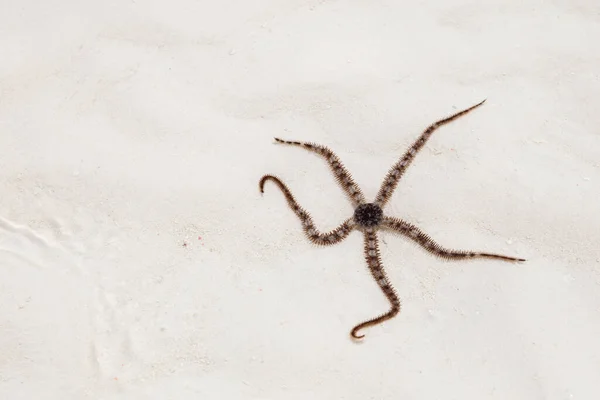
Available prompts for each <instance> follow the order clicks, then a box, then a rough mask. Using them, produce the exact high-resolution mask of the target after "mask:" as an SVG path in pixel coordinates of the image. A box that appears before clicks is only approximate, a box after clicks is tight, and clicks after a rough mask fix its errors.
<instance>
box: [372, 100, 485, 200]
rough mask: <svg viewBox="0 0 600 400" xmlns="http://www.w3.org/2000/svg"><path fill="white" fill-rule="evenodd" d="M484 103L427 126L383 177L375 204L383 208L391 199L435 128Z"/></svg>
mask: <svg viewBox="0 0 600 400" xmlns="http://www.w3.org/2000/svg"><path fill="white" fill-rule="evenodd" d="M484 102H485V100H483V101H482V102H480V103H478V104H475V105H474V106H472V107H469V108H467V109H466V110H462V111H459V112H457V113H456V114H453V115H451V116H449V117H447V118H444V119H441V120H439V121H436V122H434V123H433V124H431V125H429V127H428V128H427V129H425V131H424V132H423V133H422V134H421V136H419V137H418V138H417V140H416V141H415V142H414V143H413V144H412V146H411V147H410V148H409V149H408V150H407V151H406V153H404V155H403V156H402V158H400V160H399V161H398V162H396V164H394V165H393V166H392V168H390V170H389V171H388V173H387V175H386V176H385V179H384V181H383V184H382V185H381V188H380V189H379V192H378V193H377V197H376V198H375V203H376V204H378V205H379V206H380V207H383V206H384V205H385V204H386V203H387V202H388V200H389V199H390V197H392V193H393V192H394V190H395V189H396V186H398V182H399V181H400V178H402V176H403V175H404V173H405V172H406V169H407V168H408V166H409V165H410V164H411V163H412V161H413V160H414V158H415V156H416V155H417V153H418V152H419V151H421V149H422V148H423V146H425V143H426V142H427V140H429V138H430V137H431V135H432V134H433V132H434V131H435V130H436V129H437V128H439V127H440V126H442V125H445V124H447V123H449V122H452V121H454V120H455V119H457V118H459V117H462V116H463V115H465V114H467V113H468V112H470V111H472V110H474V109H475V108H477V107H479V106H480V105H482V104H483V103H484Z"/></svg>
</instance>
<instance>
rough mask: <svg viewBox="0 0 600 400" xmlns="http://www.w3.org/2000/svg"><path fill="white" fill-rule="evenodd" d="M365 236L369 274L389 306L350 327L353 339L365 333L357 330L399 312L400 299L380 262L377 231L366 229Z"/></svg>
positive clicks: (378, 322) (361, 336)
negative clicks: (381, 312)
mask: <svg viewBox="0 0 600 400" xmlns="http://www.w3.org/2000/svg"><path fill="white" fill-rule="evenodd" d="M364 238H365V249H364V250H365V260H366V261H367V265H368V266H369V271H371V275H372V276H373V278H374V279H375V281H376V282H377V284H378V285H379V287H380V288H381V290H382V291H383V294H384V295H385V297H387V299H388V300H389V302H390V304H391V308H390V310H389V311H388V312H386V313H385V314H381V315H380V316H378V317H375V318H371V319H369V320H367V321H364V322H361V323H360V324H358V325H356V326H355V327H354V328H352V331H351V332H350V335H351V336H352V337H353V338H354V339H362V338H363V337H365V335H364V334H363V335H359V334H358V331H360V330H361V329H364V328H366V327H369V326H373V325H377V324H381V323H382V322H384V321H387V320H388V319H391V318H393V317H394V316H396V314H398V313H399V312H400V299H398V295H396V291H395V290H394V288H393V287H392V285H391V283H390V281H389V279H388V277H387V275H386V273H385V271H384V270H383V264H382V263H381V257H380V255H379V243H378V240H377V233H376V232H375V231H374V230H373V229H368V230H367V231H366V232H365V233H364Z"/></svg>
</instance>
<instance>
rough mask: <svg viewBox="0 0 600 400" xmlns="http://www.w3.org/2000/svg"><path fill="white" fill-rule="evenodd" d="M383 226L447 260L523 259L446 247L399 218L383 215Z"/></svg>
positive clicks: (521, 259)
mask: <svg viewBox="0 0 600 400" xmlns="http://www.w3.org/2000/svg"><path fill="white" fill-rule="evenodd" d="M382 225H383V227H384V228H387V229H390V230H392V231H394V232H397V233H399V234H401V235H403V236H406V237H408V238H409V239H412V240H414V241H415V242H416V243H417V244H419V245H420V246H421V247H423V248H424V249H425V250H427V251H428V252H430V253H431V254H433V255H435V256H437V257H440V258H444V259H447V260H463V259H468V258H493V259H497V260H503V261H525V259H523V258H516V257H509V256H503V255H501V254H494V253H482V252H476V251H465V250H452V249H447V248H444V247H442V246H441V245H439V244H438V243H437V242H435V241H434V240H433V239H432V238H431V237H430V236H429V235H428V234H426V233H425V232H423V231H422V230H421V229H419V228H417V227H416V226H415V225H413V224H411V223H408V222H406V221H403V220H401V219H399V218H393V217H384V218H383V221H382Z"/></svg>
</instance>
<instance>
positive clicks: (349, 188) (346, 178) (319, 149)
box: [275, 138, 365, 207]
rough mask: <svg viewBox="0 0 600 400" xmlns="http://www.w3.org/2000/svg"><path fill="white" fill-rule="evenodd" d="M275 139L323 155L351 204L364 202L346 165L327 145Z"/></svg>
mask: <svg viewBox="0 0 600 400" xmlns="http://www.w3.org/2000/svg"><path fill="white" fill-rule="evenodd" d="M275 141H276V142H277V143H282V144H287V145H291V146H298V147H302V148H305V149H307V150H308V151H312V152H313V153H316V154H318V155H320V156H321V157H323V158H324V159H325V160H326V161H327V163H328V164H329V167H330V168H331V171H332V172H333V175H334V176H335V179H336V180H337V182H338V183H339V185H340V187H341V188H342V189H343V190H344V192H345V193H346V195H348V198H349V199H350V201H351V202H352V204H353V205H354V206H355V207H356V206H358V205H360V204H363V203H364V202H365V196H364V195H363V193H362V191H361V190H360V188H359V187H358V185H357V184H356V183H355V182H354V180H353V179H352V175H350V173H349V172H348V170H346V167H344V165H343V164H342V162H341V161H340V159H339V157H338V156H337V155H336V154H335V153H334V152H333V151H332V150H330V149H329V148H328V147H325V146H321V145H319V144H315V143H308V142H297V141H291V140H283V139H279V138H275Z"/></svg>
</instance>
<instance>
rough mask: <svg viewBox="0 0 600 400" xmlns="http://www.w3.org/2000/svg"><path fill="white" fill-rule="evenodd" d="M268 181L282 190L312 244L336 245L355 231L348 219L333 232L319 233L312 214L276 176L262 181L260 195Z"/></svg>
mask: <svg viewBox="0 0 600 400" xmlns="http://www.w3.org/2000/svg"><path fill="white" fill-rule="evenodd" d="M268 180H270V181H273V182H274V183H275V184H276V185H277V186H278V187H279V189H281V191H282V192H283V195H284V196H285V198H286V200H287V202H288V204H289V206H290V208H291V209H292V211H294V213H295V214H296V215H297V216H298V218H300V221H301V222H302V227H303V229H304V232H305V233H306V236H307V237H308V239H309V240H310V241H311V242H313V243H315V244H318V245H322V246H325V245H331V244H336V243H339V242H341V241H342V240H344V239H345V238H346V237H348V235H349V234H350V232H352V230H353V229H354V222H353V221H352V219H348V220H346V221H345V222H344V223H343V224H341V225H340V226H338V227H337V228H335V229H334V230H332V231H331V232H328V233H321V232H319V230H318V229H317V228H316V227H315V224H314V222H313V220H312V218H311V216H310V214H309V213H308V212H306V210H304V209H303V208H302V207H300V205H299V204H298V202H297V201H296V199H295V198H294V196H293V195H292V192H291V191H290V189H288V187H287V186H286V185H285V183H283V182H282V181H281V180H280V179H279V178H277V177H276V176H273V175H265V176H263V177H262V178H261V179H260V182H259V184H258V187H259V189H260V193H264V186H265V183H266V182H267V181H268Z"/></svg>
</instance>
